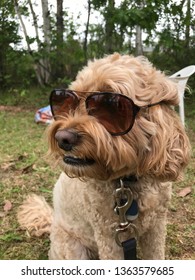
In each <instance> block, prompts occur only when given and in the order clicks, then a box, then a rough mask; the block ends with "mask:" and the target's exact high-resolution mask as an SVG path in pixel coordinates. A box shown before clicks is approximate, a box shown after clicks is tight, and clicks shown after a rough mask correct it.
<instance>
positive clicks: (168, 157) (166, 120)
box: [138, 76, 191, 181]
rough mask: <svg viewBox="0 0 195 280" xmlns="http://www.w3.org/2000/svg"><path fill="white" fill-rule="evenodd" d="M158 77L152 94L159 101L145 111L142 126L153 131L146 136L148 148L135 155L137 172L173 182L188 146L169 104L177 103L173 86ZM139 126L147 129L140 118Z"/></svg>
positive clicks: (184, 162)
mask: <svg viewBox="0 0 195 280" xmlns="http://www.w3.org/2000/svg"><path fill="white" fill-rule="evenodd" d="M159 78H161V83H160V86H158V90H157V91H156V94H155V96H156V98H158V100H159V99H160V101H161V102H160V104H159V105H157V106H154V107H150V108H148V109H147V110H148V111H147V112H146V118H145V121H147V125H146V124H145V125H144V126H145V127H150V129H151V131H152V133H149V134H150V135H149V136H147V138H148V141H147V143H148V147H147V149H145V151H144V152H143V151H142V154H140V155H139V156H138V174H140V175H144V174H150V176H155V177H159V178H161V179H162V180H170V181H175V180H177V179H180V178H182V174H183V169H184V168H185V167H186V165H187V164H188V162H189V158H190V151H191V148H190V142H189V139H188V136H187V135H186V132H185V128H184V126H183V125H182V123H181V121H180V118H179V116H178V114H177V113H176V112H175V110H174V109H173V108H172V106H171V105H178V102H179V99H178V92H177V88H176V85H175V83H173V82H171V81H170V80H169V79H167V78H166V77H165V76H164V77H163V76H161V77H159ZM157 83H158V82H157V81H156V84H157ZM156 89H157V88H156ZM155 101H156V100H155ZM142 120H143V118H142ZM148 122H149V123H148ZM138 125H139V127H140V128H141V129H142V131H143V130H144V131H146V128H144V127H143V128H142V126H143V125H142V121H141V118H140V120H138Z"/></svg>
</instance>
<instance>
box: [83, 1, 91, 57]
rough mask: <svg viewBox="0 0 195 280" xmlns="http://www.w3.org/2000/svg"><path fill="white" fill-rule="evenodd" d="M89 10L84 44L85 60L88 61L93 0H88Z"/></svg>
mask: <svg viewBox="0 0 195 280" xmlns="http://www.w3.org/2000/svg"><path fill="white" fill-rule="evenodd" d="M87 11H88V13H87V23H86V29H85V39H84V44H83V51H84V57H85V62H87V59H88V54H87V43H88V33H89V21H90V15H91V0H88V9H87Z"/></svg>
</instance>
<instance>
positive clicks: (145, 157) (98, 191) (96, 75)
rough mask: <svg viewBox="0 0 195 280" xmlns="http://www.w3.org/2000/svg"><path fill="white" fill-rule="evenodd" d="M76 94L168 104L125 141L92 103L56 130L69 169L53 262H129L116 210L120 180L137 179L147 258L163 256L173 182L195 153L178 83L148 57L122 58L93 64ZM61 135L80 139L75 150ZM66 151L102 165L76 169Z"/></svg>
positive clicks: (60, 193) (58, 194)
mask: <svg viewBox="0 0 195 280" xmlns="http://www.w3.org/2000/svg"><path fill="white" fill-rule="evenodd" d="M70 89H72V90H75V91H78V92H79V93H78V95H79V97H81V98H86V97H87V96H88V95H89V94H90V93H87V92H93V91H95V92H97V91H104V92H105V91H110V92H116V93H121V94H123V95H126V96H128V97H130V98H131V99H132V100H133V101H134V103H135V104H137V105H138V106H144V105H148V104H153V103H156V102H160V104H159V105H156V106H154V107H150V108H147V109H146V108H145V109H141V110H140V112H139V113H138V115H137V117H136V119H135V123H134V125H133V127H132V129H131V130H130V131H129V132H128V133H127V134H125V135H123V136H117V137H114V136H112V135H111V134H109V133H108V132H107V130H106V129H105V128H104V127H103V126H102V125H101V124H100V123H98V121H97V120H96V119H95V118H94V117H92V116H89V115H88V114H87V111H86V108H85V106H84V102H83V103H81V104H80V106H79V107H78V108H77V110H76V111H75V112H74V113H70V114H69V115H68V116H67V117H66V118H61V119H60V120H58V121H54V122H53V124H52V125H51V126H50V127H49V129H48V140H49V155H50V157H51V158H52V159H53V160H54V159H55V161H56V163H57V164H59V165H60V166H61V167H62V170H63V172H62V174H61V176H60V178H59V180H58V181H57V183H56V185H55V188H54V215H53V221H52V225H51V235H50V236H51V248H50V252H49V256H50V258H51V259H94V258H99V259H122V258H123V253H122V249H121V248H120V247H119V246H118V245H117V244H116V242H115V240H114V229H115V228H116V226H117V224H118V223H119V218H118V216H117V215H115V214H114V212H113V208H114V200H113V195H112V194H113V191H114V189H115V188H116V180H117V179H118V178H121V177H124V176H129V175H132V174H133V175H135V176H136V177H137V178H138V181H137V182H134V183H132V184H131V186H130V188H131V190H132V192H133V197H134V199H135V200H137V203H138V207H139V215H138V218H137V219H136V220H135V221H134V224H135V225H136V227H137V229H138V233H139V236H138V242H139V246H140V249H141V257H142V258H143V259H163V258H164V247H165V236H166V214H167V208H168V204H169V201H170V197H171V182H172V181H175V180H178V179H181V177H182V174H183V170H184V168H185V167H186V165H187V164H188V161H189V154H190V144H189V140H188V137H187V135H186V133H185V130H184V127H183V126H182V124H181V122H180V119H179V118H178V116H177V114H176V112H175V111H174V109H173V106H175V105H178V103H179V98H178V92H177V85H176V84H175V83H174V82H172V81H171V80H170V79H169V78H167V77H166V76H165V75H164V74H163V73H162V72H160V71H158V70H156V69H155V68H154V67H153V66H152V65H151V64H150V63H149V61H148V60H147V59H146V58H144V57H137V58H134V57H133V56H128V55H119V54H117V53H115V54H113V55H109V56H106V57H104V58H102V59H99V60H94V61H91V62H89V63H88V65H87V66H86V67H85V68H84V69H83V70H82V71H81V72H79V73H78V76H77V78H76V80H75V81H74V82H73V83H72V84H71V85H70ZM84 92H85V93H84ZM59 130H66V131H71V132H74V133H75V132H76V133H77V134H78V135H79V139H80V141H78V143H77V145H74V147H73V149H72V150H71V151H69V152H65V151H64V150H62V149H60V148H59V146H58V143H57V141H56V138H55V135H56V133H57V131H59ZM64 154H66V156H67V155H70V156H75V157H77V158H83V159H86V158H90V159H93V160H94V161H95V163H94V164H92V165H90V166H73V165H69V164H66V163H64V161H63V157H64ZM65 174H66V175H65ZM35 212H36V208H35ZM23 214H24V213H23V212H20V213H19V216H20V215H21V216H22V215H23ZM37 215H38V216H39V213H38V211H37ZM50 216H51V215H50Z"/></svg>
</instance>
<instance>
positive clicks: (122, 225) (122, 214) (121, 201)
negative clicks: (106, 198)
mask: <svg viewBox="0 0 195 280" xmlns="http://www.w3.org/2000/svg"><path fill="white" fill-rule="evenodd" d="M114 198H115V201H116V207H115V209H114V211H115V213H117V214H118V215H119V225H118V227H117V228H116V231H115V240H116V243H117V244H118V245H119V246H120V247H122V242H121V241H120V235H121V234H122V233H125V232H127V231H129V230H130V231H131V232H133V233H134V235H135V236H137V235H138V234H137V228H136V226H135V225H134V224H132V223H131V222H130V221H129V220H128V219H127V216H126V212H127V210H128V209H129V207H130V206H131V204H132V202H133V194H132V192H131V190H130V189H129V188H124V183H123V181H122V179H120V187H119V188H117V189H116V191H115V193H114Z"/></svg>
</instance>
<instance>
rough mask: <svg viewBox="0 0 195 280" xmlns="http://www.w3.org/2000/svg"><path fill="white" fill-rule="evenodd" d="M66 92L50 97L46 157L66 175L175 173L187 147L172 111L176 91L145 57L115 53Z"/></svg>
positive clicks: (110, 176) (173, 175) (85, 72)
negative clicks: (56, 164) (52, 113)
mask: <svg viewBox="0 0 195 280" xmlns="http://www.w3.org/2000/svg"><path fill="white" fill-rule="evenodd" d="M69 89H70V90H62V91H61V90H58V91H55V92H53V95H52V97H51V103H52V107H53V108H52V109H53V112H54V114H55V115H56V120H55V121H54V122H53V124H52V125H51V126H50V127H49V133H48V137H49V152H50V154H51V155H52V156H53V157H54V158H55V159H56V160H57V161H58V162H59V163H60V164H61V165H62V168H63V170H64V172H65V173H67V174H68V175H69V176H73V177H79V178H89V177H90V178H95V179H100V180H109V179H116V178H119V177H123V176H128V175H132V174H133V175H136V176H145V175H149V176H154V177H159V179H161V180H170V181H174V180H176V179H177V178H179V177H180V176H181V174H182V171H183V168H184V167H185V166H186V165H187V163H188V160H189V150H190V144H189V140H188V137H187V136H186V133H185V131H184V128H183V126H182V124H181V123H180V120H179V117H178V116H177V114H176V113H175V111H174V109H173V108H172V107H173V106H174V105H178V103H179V98H178V92H177V86H176V84H175V83H174V82H172V81H171V80H170V79H169V78H167V77H166V76H165V75H164V74H163V73H161V72H160V71H157V70H156V69H155V68H154V67H153V66H152V65H151V64H150V63H149V62H148V60H147V59H146V58H143V57H137V58H134V57H132V56H128V55H123V56H121V55H119V54H116V53H115V54H113V55H109V56H106V57H105V58H103V59H99V60H94V61H93V62H89V63H88V65H87V66H86V67H85V68H84V69H83V70H82V71H81V72H79V73H78V75H77V78H76V80H75V81H74V82H73V83H72V84H71V85H70V88H69ZM127 97H128V98H127ZM151 104H152V105H153V104H154V105H153V106H148V105H151ZM115 109H116V110H115ZM120 112H123V113H120Z"/></svg>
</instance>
